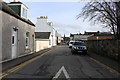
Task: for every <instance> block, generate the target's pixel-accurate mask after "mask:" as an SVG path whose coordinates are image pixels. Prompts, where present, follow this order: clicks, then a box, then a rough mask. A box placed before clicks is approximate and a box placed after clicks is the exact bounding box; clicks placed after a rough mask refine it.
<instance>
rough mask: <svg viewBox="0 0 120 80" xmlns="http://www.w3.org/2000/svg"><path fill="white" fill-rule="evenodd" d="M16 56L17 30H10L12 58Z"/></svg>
mask: <svg viewBox="0 0 120 80" xmlns="http://www.w3.org/2000/svg"><path fill="white" fill-rule="evenodd" d="M16 57H17V31H16V30H14V29H13V30H12V59H14V58H16Z"/></svg>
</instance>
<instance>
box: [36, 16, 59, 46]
mask: <svg viewBox="0 0 120 80" xmlns="http://www.w3.org/2000/svg"><path fill="white" fill-rule="evenodd" d="M35 32H51V34H50V46H56V45H57V44H56V31H55V29H54V28H53V27H52V26H51V25H49V24H48V22H47V17H46V16H43V17H42V18H41V17H38V18H37V23H36V30H35Z"/></svg>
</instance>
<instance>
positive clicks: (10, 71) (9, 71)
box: [0, 51, 48, 78]
mask: <svg viewBox="0 0 120 80" xmlns="http://www.w3.org/2000/svg"><path fill="white" fill-rule="evenodd" d="M47 52H48V51H47ZM47 52H44V53H43V54H41V55H39V56H36V57H34V58H32V59H30V60H28V61H25V62H23V63H21V64H19V65H18V66H15V67H13V68H11V69H9V70H6V71H5V72H3V73H1V74H0V78H3V77H5V76H7V75H10V74H11V73H13V72H15V71H17V70H19V69H21V68H23V67H24V66H26V65H28V64H29V63H31V62H33V61H35V60H37V59H39V58H41V57H42V56H44V55H45V54H47Z"/></svg>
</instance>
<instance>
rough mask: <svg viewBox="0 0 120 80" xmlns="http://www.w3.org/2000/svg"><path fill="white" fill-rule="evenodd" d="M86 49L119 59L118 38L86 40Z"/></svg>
mask: <svg viewBox="0 0 120 80" xmlns="http://www.w3.org/2000/svg"><path fill="white" fill-rule="evenodd" d="M87 46H88V51H89V52H90V53H91V52H92V53H96V54H99V55H102V56H106V57H109V58H112V59H114V60H117V61H118V60H119V61H120V40H90V41H87Z"/></svg>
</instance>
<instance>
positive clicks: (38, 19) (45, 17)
mask: <svg viewBox="0 0 120 80" xmlns="http://www.w3.org/2000/svg"><path fill="white" fill-rule="evenodd" d="M47 19H48V17H47V16H39V17H37V22H41V23H47Z"/></svg>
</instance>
